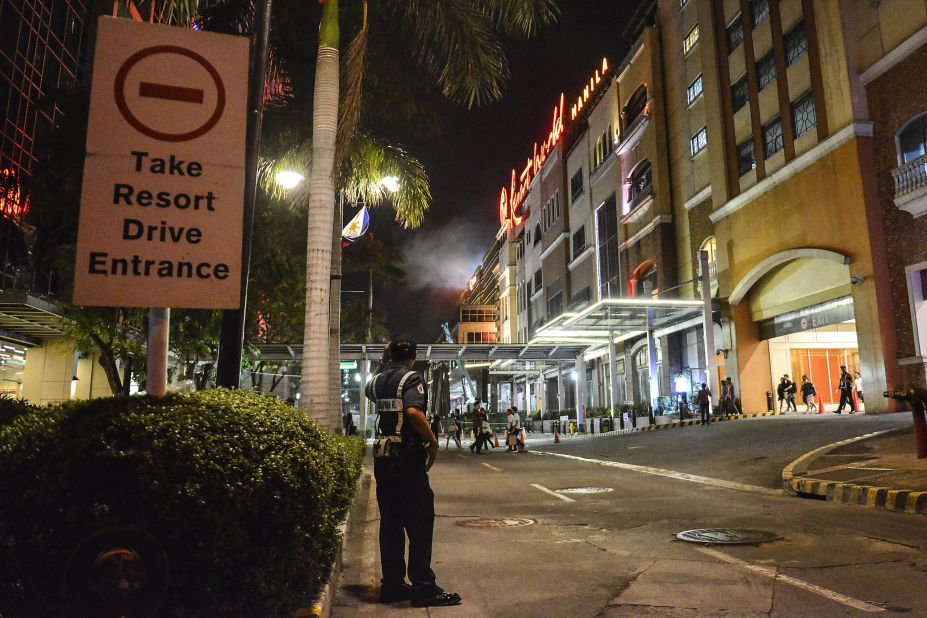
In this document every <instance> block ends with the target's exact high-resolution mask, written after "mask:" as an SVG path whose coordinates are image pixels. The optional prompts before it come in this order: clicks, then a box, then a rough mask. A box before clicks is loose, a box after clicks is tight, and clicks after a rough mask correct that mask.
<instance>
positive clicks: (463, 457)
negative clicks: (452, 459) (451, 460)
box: [457, 453, 467, 459]
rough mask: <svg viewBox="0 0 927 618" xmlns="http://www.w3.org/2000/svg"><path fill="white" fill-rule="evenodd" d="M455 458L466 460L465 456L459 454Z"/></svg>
mask: <svg viewBox="0 0 927 618" xmlns="http://www.w3.org/2000/svg"><path fill="white" fill-rule="evenodd" d="M457 456H458V457H460V458H461V459H466V458H467V457H466V455H461V454H460V453H457Z"/></svg>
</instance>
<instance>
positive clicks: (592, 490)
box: [557, 487, 614, 494]
mask: <svg viewBox="0 0 927 618" xmlns="http://www.w3.org/2000/svg"><path fill="white" fill-rule="evenodd" d="M610 491H614V490H613V489H612V488H611V487H564V488H563V489H558V490H557V493H558V494H607V493H608V492H610Z"/></svg>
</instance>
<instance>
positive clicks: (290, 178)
mask: <svg viewBox="0 0 927 618" xmlns="http://www.w3.org/2000/svg"><path fill="white" fill-rule="evenodd" d="M303 180H305V177H304V176H303V175H302V174H300V173H299V172H294V171H292V170H283V171H280V172H277V175H276V176H274V181H275V182H276V183H277V185H279V186H280V187H282V188H284V189H292V188H293V187H295V186H296V185H298V184H299V183H301V182H302V181H303Z"/></svg>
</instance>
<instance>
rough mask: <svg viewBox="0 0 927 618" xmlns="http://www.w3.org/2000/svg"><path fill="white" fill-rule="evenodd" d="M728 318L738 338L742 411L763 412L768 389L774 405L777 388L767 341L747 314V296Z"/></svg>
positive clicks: (733, 308) (748, 310) (748, 303)
mask: <svg viewBox="0 0 927 618" xmlns="http://www.w3.org/2000/svg"><path fill="white" fill-rule="evenodd" d="M731 317H732V318H733V322H734V331H735V336H736V338H737V364H738V373H739V374H740V385H739V386H740V391H739V392H740V400H741V405H742V406H743V409H744V412H765V411H766V391H767V390H771V391H772V393H773V405H776V396H775V394H776V389H775V387H774V385H773V384H772V382H771V380H772V377H771V371H772V370H771V368H770V366H769V344H768V343H767V342H765V341H761V340H760V338H759V334H760V333H759V330H760V329H759V326H757V324H756V322H754V321H753V316H751V315H750V302H749V300H748V299H744V300H743V301H741V302H740V304H738V305H736V306H733V307H731Z"/></svg>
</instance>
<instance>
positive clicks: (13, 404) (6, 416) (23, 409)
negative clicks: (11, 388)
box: [0, 395, 36, 427]
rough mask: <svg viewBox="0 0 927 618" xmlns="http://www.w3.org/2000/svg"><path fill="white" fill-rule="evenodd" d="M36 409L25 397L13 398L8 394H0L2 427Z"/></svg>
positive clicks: (0, 425) (0, 421) (0, 422)
mask: <svg viewBox="0 0 927 618" xmlns="http://www.w3.org/2000/svg"><path fill="white" fill-rule="evenodd" d="M35 409H36V408H35V406H33V405H32V404H30V403H29V402H27V401H26V400H25V399H13V398H12V397H7V396H6V395H0V427H4V426H6V425H9V424H10V423H12V422H13V421H15V420H16V419H17V418H19V417H20V416H24V415H26V414H28V413H29V412H31V411H33V410H35Z"/></svg>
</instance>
